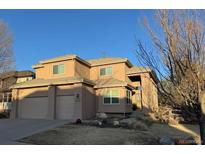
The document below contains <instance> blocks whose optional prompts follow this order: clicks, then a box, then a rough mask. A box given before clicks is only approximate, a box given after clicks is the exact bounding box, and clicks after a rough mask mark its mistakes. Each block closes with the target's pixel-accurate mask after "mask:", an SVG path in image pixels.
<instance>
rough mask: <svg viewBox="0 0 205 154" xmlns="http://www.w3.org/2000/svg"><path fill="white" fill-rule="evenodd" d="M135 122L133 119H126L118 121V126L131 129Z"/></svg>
mask: <svg viewBox="0 0 205 154" xmlns="http://www.w3.org/2000/svg"><path fill="white" fill-rule="evenodd" d="M135 122H137V120H136V119H135V118H127V119H123V120H120V125H121V126H122V127H125V128H132V125H133V124H134V123H135Z"/></svg>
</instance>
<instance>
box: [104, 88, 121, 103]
mask: <svg viewBox="0 0 205 154" xmlns="http://www.w3.org/2000/svg"><path fill="white" fill-rule="evenodd" d="M110 91H111V93H112V90H110ZM118 92H120V91H119V90H118ZM104 98H108V97H106V96H104V95H103V105H119V104H120V94H119V96H118V103H112V101H110V103H109V104H108V103H105V102H104ZM111 98H112V97H111ZM111 100H112V99H111Z"/></svg>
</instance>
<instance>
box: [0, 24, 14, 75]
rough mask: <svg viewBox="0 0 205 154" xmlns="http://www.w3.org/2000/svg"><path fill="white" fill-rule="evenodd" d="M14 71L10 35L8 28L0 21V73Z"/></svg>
mask: <svg viewBox="0 0 205 154" xmlns="http://www.w3.org/2000/svg"><path fill="white" fill-rule="evenodd" d="M11 69H14V59H13V51H12V35H11V33H10V31H9V29H8V26H7V24H6V23H4V22H3V21H0V73H2V72H6V71H9V70H11Z"/></svg>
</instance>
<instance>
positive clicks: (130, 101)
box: [126, 90, 132, 104]
mask: <svg viewBox="0 0 205 154" xmlns="http://www.w3.org/2000/svg"><path fill="white" fill-rule="evenodd" d="M131 98H132V91H131V90H126V103H127V104H132V99H131Z"/></svg>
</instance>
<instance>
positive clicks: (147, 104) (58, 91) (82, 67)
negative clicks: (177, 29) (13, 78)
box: [11, 55, 158, 119]
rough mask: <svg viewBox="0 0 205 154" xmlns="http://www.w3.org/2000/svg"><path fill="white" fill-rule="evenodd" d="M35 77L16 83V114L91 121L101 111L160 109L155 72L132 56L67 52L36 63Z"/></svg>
mask: <svg viewBox="0 0 205 154" xmlns="http://www.w3.org/2000/svg"><path fill="white" fill-rule="evenodd" d="M33 69H35V72H36V79H34V80H31V81H28V82H25V83H20V84H16V85H14V86H12V87H11V88H12V89H13V90H12V96H13V103H12V114H11V118H24V119H27V118H28V119H29V118H32V119H77V118H80V119H89V118H92V117H94V116H95V115H96V112H105V113H121V114H122V113H123V114H126V113H130V112H132V103H134V104H136V105H137V107H138V108H139V109H149V110H156V109H157V108H158V98H157V89H156V87H155V85H156V82H157V78H156V75H155V73H154V72H153V71H151V70H150V69H146V68H141V67H136V66H133V65H132V64H131V63H130V61H129V60H128V59H127V58H100V59H93V60H83V59H81V58H80V57H78V56H76V55H66V56H62V57H56V58H53V59H48V60H43V61H40V62H39V64H37V65H34V66H33Z"/></svg>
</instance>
